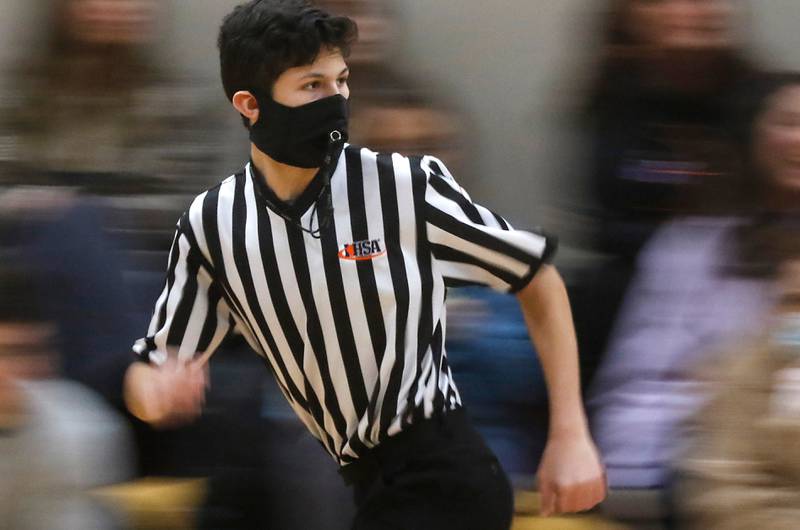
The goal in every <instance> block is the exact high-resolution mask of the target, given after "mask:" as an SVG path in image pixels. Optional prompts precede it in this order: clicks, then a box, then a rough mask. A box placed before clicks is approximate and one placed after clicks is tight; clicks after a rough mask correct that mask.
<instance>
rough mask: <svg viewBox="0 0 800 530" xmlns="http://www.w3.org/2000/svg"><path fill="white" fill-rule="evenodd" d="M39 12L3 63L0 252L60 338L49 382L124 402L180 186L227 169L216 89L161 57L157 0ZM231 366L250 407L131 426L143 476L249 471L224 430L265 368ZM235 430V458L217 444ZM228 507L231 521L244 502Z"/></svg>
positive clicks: (229, 399) (181, 200) (86, 3)
mask: <svg viewBox="0 0 800 530" xmlns="http://www.w3.org/2000/svg"><path fill="white" fill-rule="evenodd" d="M42 3H43V4H46V5H42V6H41V9H40V10H41V12H42V13H43V14H47V15H49V19H47V20H44V21H43V23H42V25H41V26H40V31H42V32H43V34H44V35H45V39H44V42H43V46H42V47H41V48H39V49H36V50H33V51H31V52H30V53H29V54H28V56H25V57H21V58H20V61H19V63H18V64H15V65H13V66H12V68H11V69H10V71H9V73H8V75H9V76H10V77H11V79H10V80H9V81H8V82H7V83H6V85H7V86H8V87H9V90H8V91H7V92H6V93H4V94H0V107H2V108H0V182H1V183H2V184H4V185H6V188H5V189H4V190H2V191H3V193H2V197H0V202H2V205H3V207H2V208H0V216H2V217H4V218H5V220H6V221H8V224H7V225H6V229H5V230H4V234H3V235H4V238H3V241H2V242H0V246H3V247H5V248H16V249H19V251H20V253H21V255H22V256H23V258H22V259H23V260H24V263H25V266H26V268H27V270H28V271H29V273H30V274H31V277H32V278H33V279H35V280H36V282H37V284H39V287H40V289H39V291H41V292H42V296H41V301H42V303H43V304H44V310H45V311H46V312H47V314H48V315H49V318H51V319H52V321H53V322H54V324H55V326H56V330H57V338H58V344H59V346H60V348H59V351H58V353H59V370H60V374H61V375H63V376H64V377H67V378H70V379H72V380H75V381H79V382H81V383H84V384H86V385H88V386H90V387H91V388H92V389H94V390H95V391H97V392H99V393H100V394H101V395H103V396H104V397H105V398H106V399H107V401H108V402H110V403H112V404H114V405H115V406H117V407H119V408H120V409H122V408H123V403H122V395H123V383H124V381H127V379H124V378H126V377H127V375H128V374H130V373H131V372H130V370H129V367H130V366H131V363H132V362H133V359H134V355H133V354H132V352H131V351H130V345H131V344H132V343H133V341H134V340H135V338H136V333H135V332H133V331H132V330H133V329H140V328H141V326H143V325H145V324H146V322H147V321H148V319H149V317H150V311H151V306H150V302H151V300H152V297H153V296H155V295H156V294H157V293H158V291H159V287H160V284H161V282H162V280H163V276H162V273H161V271H162V269H163V265H164V263H165V262H166V261H167V255H166V249H168V248H169V243H170V238H171V233H170V232H171V231H170V230H169V227H170V226H171V225H172V224H173V223H174V222H175V220H176V219H177V218H178V216H179V212H180V211H182V210H183V208H185V206H186V204H187V203H188V200H189V199H188V195H186V192H188V191H190V190H195V189H197V187H202V186H204V185H207V184H208V183H209V182H210V180H214V179H216V178H217V176H218V175H219V174H221V173H223V171H224V170H223V169H221V166H223V165H224V161H225V158H224V157H223V156H222V150H223V149H224V148H225V146H226V145H227V142H226V141H225V135H226V131H225V129H224V127H222V126H221V123H222V122H221V115H222V114H221V111H220V110H219V109H220V106H219V105H218V104H217V102H218V98H219V97H220V95H219V92H218V88H217V86H216V83H206V84H203V83H201V82H196V80H192V79H188V78H186V77H185V74H184V72H182V71H177V70H176V69H175V68H174V67H171V66H170V65H165V64H163V63H162V62H161V61H160V60H159V57H158V55H157V53H156V46H157V44H158V42H157V35H158V30H159V28H160V25H161V24H163V23H164V19H165V17H164V15H165V13H166V7H165V5H164V3H163V2H158V1H156V0H49V1H47V2H45V0H42ZM237 163H238V162H237ZM222 358H223V359H225V357H224V356H222ZM237 359H238V358H236V357H232V358H231V359H229V360H228V362H227V363H226V362H224V361H223V362H219V363H217V364H216V368H218V369H219V370H221V371H222V370H236V373H237V377H229V376H228V377H227V380H233V381H236V383H235V385H236V386H237V388H239V389H242V391H244V390H245V389H246V390H251V391H252V392H251V393H250V397H249V400H250V401H249V402H247V403H242V401H241V396H242V394H240V393H237V392H231V391H230V390H231V386H233V385H232V384H228V385H222V384H217V385H215V386H214V387H213V391H212V392H211V393H210V394H209V396H208V400H209V407H208V410H209V412H208V414H207V416H206V417H205V418H204V419H203V421H201V422H200V423H199V424H197V425H196V426H192V427H191V428H184V429H178V430H172V431H153V430H151V429H149V428H148V427H147V426H145V425H143V424H141V423H139V422H136V421H134V420H133V419H132V418H130V419H131V420H132V421H134V425H135V426H136V427H137V434H138V436H137V443H138V456H139V464H140V468H141V469H140V471H141V472H142V473H144V474H158V475H165V474H168V475H201V476H206V475H209V474H212V473H213V472H214V471H215V469H213V468H210V467H209V464H208V463H209V462H213V463H215V464H216V463H218V462H219V463H220V466H221V467H225V466H226V465H228V464H229V462H230V461H234V460H235V461H236V462H241V461H243V460H248V466H249V467H248V469H250V470H252V468H253V467H254V466H255V465H257V464H253V463H252V462H251V461H250V455H251V454H254V453H256V450H255V447H257V445H258V444H257V443H248V442H245V440H251V441H252V438H251V437H250V435H249V431H244V430H243V429H239V430H236V427H237V426H238V424H237V420H238V418H239V417H240V416H239V414H250V416H249V417H250V418H255V417H257V415H258V411H259V410H260V406H259V401H258V400H259V397H258V396H259V390H260V385H261V381H262V380H263V377H264V375H263V370H262V369H261V367H260V366H256V369H255V370H253V369H252V368H253V366H252V363H251V364H248V363H247V362H244V364H242V363H239V362H238V360H237ZM247 359H248V360H249V359H250V357H249V356H248V357H247ZM256 364H257V363H256ZM139 372H140V373H141V370H140V371H139ZM250 374H258V375H257V376H251V375H250ZM212 377H214V378H215V379H216V375H215V374H212ZM254 379H255V380H254ZM254 388H255V390H253V389H254ZM237 399H238V400H239V401H237ZM237 407H238V408H237ZM229 410H235V411H236V413H234V414H228V411H229ZM223 420H224V421H223ZM190 429H193V431H192V432H189V431H190ZM226 431H227V432H228V434H229V436H227V437H226V436H222V435H220V433H221V432H226ZM237 437H238V438H239V439H237V440H236V443H237V444H238V446H237V447H239V448H247V449H238V452H233V451H229V450H228V449H230V446H231V445H232V444H233V443H234V442H233V441H232V440H234V439H236V438H237ZM198 439H200V440H203V443H197V440H198ZM248 450H249V451H250V452H249V453H247V455H245V456H242V455H241V453H243V452H247V451H248ZM210 455H211V456H210ZM261 469H263V467H258V470H259V472H260V470H261ZM244 473H245V471H242V475H243V474H244ZM250 476H252V473H251V474H250V475H248V477H250ZM242 483H243V484H250V486H249V489H250V491H251V492H252V494H251V495H252V496H259V495H260V494H259V488H258V487H257V486H256V485H253V483H252V482H248V480H242ZM231 498H233V496H231ZM260 498H263V497H260ZM235 500H236V501H237V502H239V505H238V506H235V507H234V508H232V511H234V512H238V511H242V510H243V509H242V508H241V505H242V504H244V503H246V502H248V501H249V500H250V497H246V496H242V495H239V496H237V497H236V498H235ZM259 509H261V508H260V507H259ZM245 527H246V526H245Z"/></svg>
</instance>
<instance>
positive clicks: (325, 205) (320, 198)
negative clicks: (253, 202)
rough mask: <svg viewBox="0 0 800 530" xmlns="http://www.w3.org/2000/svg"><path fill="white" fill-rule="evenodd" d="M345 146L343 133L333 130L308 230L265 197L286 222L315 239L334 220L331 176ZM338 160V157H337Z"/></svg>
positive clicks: (299, 220)
mask: <svg viewBox="0 0 800 530" xmlns="http://www.w3.org/2000/svg"><path fill="white" fill-rule="evenodd" d="M342 144H344V137H343V136H342V133H341V132H339V131H337V130H333V131H331V132H330V134H329V135H328V148H327V150H326V153H325V159H324V161H323V164H322V167H321V168H320V172H319V178H321V179H322V187H321V188H320V190H319V193H318V194H317V197H316V198H315V199H314V208H313V209H312V210H311V216H310V217H309V221H308V228H306V227H305V226H303V222H302V220H301V219H295V218H294V217H290V216H289V215H287V214H286V213H284V212H283V209H282V208H278V207H277V206H276V205H275V204H273V203H272V202H271V201H270V200H269V199H267V198H266V197H264V199H265V201H266V203H267V205H268V206H269V207H270V208H271V209H272V211H274V212H275V213H277V214H278V215H280V216H281V217H282V218H283V220H284V221H286V222H287V223H289V224H291V225H293V226H296V227H297V228H299V229H300V230H302V231H303V232H305V233H307V234H309V235H310V236H311V237H313V238H314V239H320V238H321V237H322V231H323V230H324V229H325V228H327V227H328V225H329V224H330V223H331V221H332V220H333V201H332V199H331V194H330V189H331V175H332V174H333V171H334V169H335V166H334V162H335V160H334V157H333V155H334V154H335V153H338V152H339V147H341V146H342ZM336 158H337V159H338V157H336ZM315 214H316V216H317V228H316V229H315V228H313V225H314V215H315Z"/></svg>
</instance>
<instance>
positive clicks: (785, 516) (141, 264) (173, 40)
mask: <svg viewBox="0 0 800 530" xmlns="http://www.w3.org/2000/svg"><path fill="white" fill-rule="evenodd" d="M237 3H238V2H237V1H236V0H161V1H159V0H36V1H31V0H0V288H2V296H0V453H2V455H0V528H15V529H26V528H54V527H60V528H73V527H74V528H203V529H215V528H219V529H222V528H225V529H234V528H279V529H294V528H303V529H316V528H320V529H327V530H330V529H338V528H342V529H345V528H349V518H350V517H351V516H352V508H351V504H352V503H351V501H350V497H349V492H348V491H347V490H346V489H345V488H344V487H343V485H342V484H341V481H340V479H339V477H338V476H337V474H336V471H335V469H334V468H333V463H332V462H330V461H329V459H328V457H327V456H326V455H325V454H324V453H323V451H321V450H320V449H319V447H318V446H317V444H316V442H314V441H313V440H312V439H311V438H310V436H308V435H307V434H306V433H305V432H304V429H303V427H302V426H301V425H300V424H299V422H298V421H297V420H295V419H294V417H293V415H292V413H291V411H290V410H289V408H288V406H287V405H285V403H284V401H283V398H282V396H281V395H280V393H279V392H278V391H277V388H276V387H275V385H274V383H273V382H272V381H271V379H270V376H269V373H268V371H267V370H265V369H264V367H263V365H262V361H260V360H259V359H258V358H257V357H256V356H255V355H253V354H252V353H251V352H249V351H248V350H247V348H246V346H245V345H244V344H243V343H242V341H239V340H237V339H236V338H235V337H232V338H231V339H230V340H228V341H227V342H226V344H225V346H224V350H225V351H224V354H218V355H217V356H215V359H214V362H213V363H212V374H211V377H212V387H211V392H210V395H209V402H208V406H207V409H206V411H205V412H204V415H203V417H202V418H201V419H200V420H199V421H198V422H196V423H195V424H193V425H191V426H188V427H185V428H181V429H175V430H171V431H154V430H151V429H149V428H148V427H147V426H144V425H141V424H139V423H137V422H136V421H135V420H133V419H132V418H131V417H129V416H127V415H126V414H125V412H124V407H123V406H122V402H121V392H120V389H121V385H122V378H123V377H124V374H125V370H126V369H127V362H128V355H129V354H128V350H127V347H128V345H129V344H132V342H133V340H134V339H135V338H136V337H138V336H140V334H141V333H142V329H144V327H145V326H146V325H147V322H148V320H149V317H150V314H149V312H150V311H151V308H152V304H153V301H154V300H155V298H156V296H157V295H158V292H159V290H160V286H161V282H162V281H163V273H164V264H165V263H166V254H167V251H168V248H169V245H170V241H171V237H172V233H173V227H174V223H175V220H176V219H177V218H178V216H179V214H180V212H181V211H183V210H184V209H185V208H186V205H187V204H188V203H189V200H190V199H191V198H192V197H193V196H194V195H196V194H197V193H199V192H200V191H202V190H203V189H204V188H205V187H207V186H209V185H211V184H213V183H215V182H217V181H219V180H221V179H222V178H224V177H225V176H227V175H229V174H231V173H233V172H235V171H236V170H237V169H238V168H239V167H240V166H241V165H242V164H243V163H244V161H245V160H246V157H247V152H248V141H247V134H246V131H245V130H244V129H243V128H242V127H241V122H240V120H239V118H238V117H237V116H236V114H235V112H234V111H233V110H232V109H231V108H230V106H229V105H228V104H227V102H226V101H225V98H224V95H223V92H222V89H221V86H220V82H219V80H218V75H217V68H218V58H217V51H216V47H215V41H216V33H217V28H218V26H219V23H220V21H221V19H222V17H223V16H224V15H225V14H227V13H228V12H229V11H230V10H231V8H232V7H233V6H234V5H236V4H237ZM317 3H318V4H320V5H321V6H323V7H325V8H327V9H330V10H331V11H334V12H338V13H341V14H346V15H348V16H351V17H353V18H354V19H355V20H356V22H357V23H358V25H359V28H360V34H361V39H360V43H359V44H358V45H356V47H355V48H354V51H353V55H352V56H351V57H350V60H349V62H350V66H351V69H352V76H351V80H350V85H351V91H352V95H353V99H352V111H353V114H352V125H351V130H352V138H351V141H353V143H358V144H363V145H366V146H369V147H371V148H373V149H377V150H393V151H399V152H402V153H406V154H414V153H432V154H435V155H437V156H440V157H441V158H442V159H443V160H444V161H445V162H447V164H448V167H449V168H450V170H451V172H452V173H453V174H454V176H455V177H456V179H457V180H458V181H459V183H460V184H461V185H462V186H463V187H464V188H465V189H467V190H468V191H469V193H470V195H471V196H472V198H473V199H474V200H475V201H476V202H479V203H482V204H484V205H486V206H488V207H490V208H491V209H492V210H495V211H498V212H500V213H502V214H503V215H504V216H505V217H506V218H507V219H508V220H509V221H511V223H512V224H513V225H514V226H515V227H517V228H525V227H532V226H543V227H544V228H545V229H546V230H548V231H549V232H552V233H555V234H557V235H558V236H559V238H560V242H561V243H560V250H559V255H558V257H557V258H556V264H557V266H558V267H559V269H560V271H561V272H562V274H563V275H564V277H565V280H566V282H567V285H568V289H569V291H570V297H571V301H572V305H573V312H574V315H575V324H576V329H577V331H578V339H579V345H580V350H581V367H582V374H581V375H582V382H583V384H584V391H585V398H586V404H587V411H588V414H589V421H590V424H591V427H592V432H593V434H594V436H595V439H596V441H597V443H598V446H599V448H600V451H601V453H602V454H603V458H604V460H605V462H606V465H607V467H608V474H609V483H610V486H611V488H612V493H611V495H610V497H609V499H608V500H607V501H606V502H605V503H604V504H603V505H602V506H601V507H600V508H598V509H597V510H595V511H594V512H592V513H591V514H588V515H581V516H575V517H570V518H556V519H551V520H542V519H539V518H537V517H535V511H536V502H537V500H536V495H535V483H534V479H533V476H534V473H535V471H536V466H537V464H538V459H539V456H540V454H541V451H542V449H543V446H544V442H545V440H546V426H547V400H546V391H545V387H544V382H543V376H542V374H541V369H540V367H539V365H538V363H537V362H536V358H535V351H534V350H533V347H532V346H531V344H530V342H529V340H528V339H527V334H526V331H525V327H524V323H523V322H522V318H521V315H520V314H519V310H518V308H517V304H516V301H515V299H514V298H513V297H509V296H503V295H498V294H496V293H491V292H488V291H485V290H481V289H472V288H470V289H463V290H456V291H453V292H452V293H450V295H449V297H448V312H449V318H448V320H449V322H448V323H449V326H448V327H449V329H448V351H449V358H450V360H451V365H452V367H453V370H454V372H456V376H455V377H456V379H457V381H458V382H459V388H460V389H461V392H462V394H463V395H464V399H465V402H466V403H467V405H468V410H469V412H470V415H471V416H472V418H473V419H474V420H475V422H476V423H477V425H478V426H479V428H480V429H481V431H482V432H483V434H484V435H485V436H486V437H487V439H488V441H489V443H490V445H491V446H492V447H493V449H494V450H495V451H496V452H497V453H498V455H499V456H500V459H501V461H502V463H503V465H504V467H505V468H506V470H507V471H508V473H509V474H510V475H511V476H512V479H513V481H514V483H515V487H516V489H517V492H518V498H517V501H518V502H517V510H518V514H519V516H518V517H517V519H516V521H515V527H514V528H515V529H523V528H558V529H564V528H633V529H639V528H642V529H647V528H721V529H727V528H731V529H733V528H753V527H755V526H756V525H761V526H762V527H764V528H770V529H773V528H775V529H783V528H786V529H788V528H796V521H797V516H798V515H800V472H798V470H800V464H798V463H800V450H799V449H797V447H800V444H797V443H796V442H797V441H798V438H800V406H798V403H800V382H798V381H800V377H798V375H797V374H798V372H799V371H800V304H798V300H799V299H800V287H798V286H800V268H798V265H797V264H798V263H800V244H799V242H798V238H800V235H799V234H800V232H799V231H798V229H799V228H800V215H798V214H799V213H800V75H798V74H795V73H793V72H797V71H800V46H797V42H798V41H797V36H796V32H797V30H796V27H795V26H796V20H798V19H800V4H798V3H797V2H796V1H795V0H749V1H748V0H559V1H557V2H553V1H546V0H505V1H495V2H483V1H478V0H459V1H458V2H442V1H435V0H319V1H318V2H317ZM223 433H224V434H223ZM88 448H91V450H88ZM45 507H46V508H45ZM310 507H313V509H309V508H310ZM53 521H59V522H58V524H56V523H54V522H53Z"/></svg>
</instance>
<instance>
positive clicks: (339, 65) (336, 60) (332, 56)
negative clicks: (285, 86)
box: [278, 48, 347, 80]
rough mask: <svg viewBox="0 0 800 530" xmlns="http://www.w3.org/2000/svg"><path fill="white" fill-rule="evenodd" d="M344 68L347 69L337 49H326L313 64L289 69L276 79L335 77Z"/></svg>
mask: <svg viewBox="0 0 800 530" xmlns="http://www.w3.org/2000/svg"><path fill="white" fill-rule="evenodd" d="M345 68H347V63H346V62H345V60H344V57H343V56H342V52H341V51H339V50H338V49H331V48H327V49H323V50H322V51H320V53H319V55H317V58H316V59H314V62H313V63H311V64H306V65H302V66H294V67H292V68H289V69H288V70H286V71H285V72H283V73H282V74H281V75H280V77H279V78H278V79H279V80H280V79H281V78H284V77H285V78H300V77H304V76H306V75H309V74H312V73H314V74H322V75H333V76H336V75H339V73H340V72H341V71H342V70H344V69H345Z"/></svg>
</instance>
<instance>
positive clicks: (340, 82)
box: [336, 77, 349, 86]
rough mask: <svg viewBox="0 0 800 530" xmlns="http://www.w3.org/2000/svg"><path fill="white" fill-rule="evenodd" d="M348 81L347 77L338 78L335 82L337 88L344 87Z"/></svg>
mask: <svg viewBox="0 0 800 530" xmlns="http://www.w3.org/2000/svg"><path fill="white" fill-rule="evenodd" d="M348 79H349V77H340V78H339V79H337V80H336V83H337V84H338V85H339V86H344V85H346V84H347V80H348Z"/></svg>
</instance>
